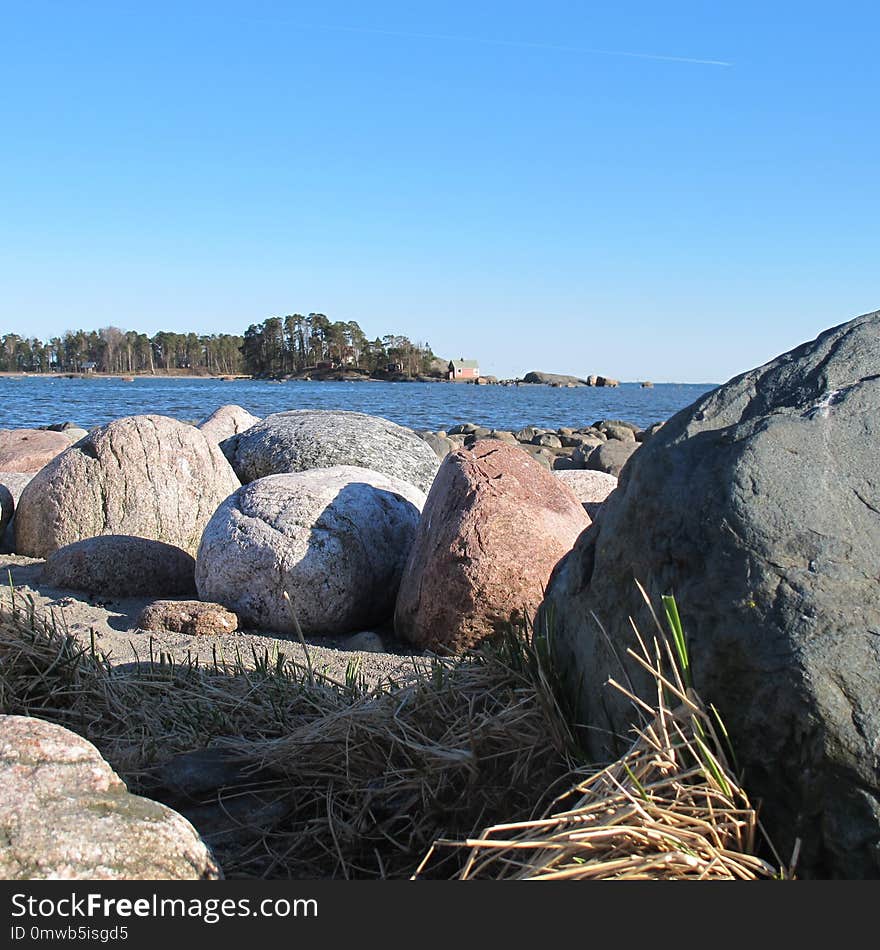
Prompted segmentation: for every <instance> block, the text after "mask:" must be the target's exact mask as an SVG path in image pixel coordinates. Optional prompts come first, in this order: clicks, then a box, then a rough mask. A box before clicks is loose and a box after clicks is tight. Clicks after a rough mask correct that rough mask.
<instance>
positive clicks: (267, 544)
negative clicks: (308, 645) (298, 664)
mask: <svg viewBox="0 0 880 950" xmlns="http://www.w3.org/2000/svg"><path fill="white" fill-rule="evenodd" d="M424 502H425V495H424V493H423V492H421V491H420V490H419V489H417V488H415V487H414V486H412V485H410V484H408V483H407V482H404V481H402V480H400V479H396V478H391V477H389V476H387V475H383V474H381V473H379V472H373V471H369V470H367V469H363V468H358V467H355V466H347V465H340V466H335V467H332V468H326V469H310V470H308V471H305V472H296V473H287V474H281V475H270V476H267V477H265V478H260V479H257V480H256V481H253V482H250V483H249V484H247V485H245V486H243V487H242V488H240V489H239V490H238V491H237V492H235V494H234V495H232V496H231V497H230V498H228V499H227V500H226V501H225V502H224V503H223V504H222V505H221V506H220V508H219V509H218V510H217V512H216V514H215V515H214V517H213V518H212V519H211V520H210V522H209V523H208V526H207V527H206V528H205V533H204V536H203V538H202V543H201V546H200V548H199V552H198V555H197V557H196V585H197V587H198V591H199V596H200V597H201V598H202V599H203V600H211V601H215V602H217V603H220V604H223V605H224V606H226V607H228V608H229V609H230V610H233V611H235V613H237V614H238V616H239V617H240V618H241V621H242V624H243V625H244V626H251V627H256V628H262V629H270V630H277V631H280V632H282V633H293V632H295V624H294V620H293V616H292V612H291V611H294V612H295V614H296V618H297V620H298V621H299V624H300V626H301V628H302V630H303V631H304V632H306V633H312V634H339V633H351V632H353V631H357V630H363V629H365V628H368V627H371V626H374V625H376V624H378V623H381V622H382V621H384V620H387V619H388V618H390V616H391V614H392V612H393V610H394V600H395V597H396V595H397V588H398V586H399V585H400V578H401V575H402V573H403V568H404V564H405V563H406V559H407V556H408V555H409V551H410V548H411V547H412V544H413V541H414V539H415V534H416V527H417V525H418V521H419V514H420V512H421V509H422V506H423V505H424ZM285 592H286V593H287V595H288V596H289V598H290V601H289V602H288V601H287V600H286V599H285V596H284V595H285Z"/></svg>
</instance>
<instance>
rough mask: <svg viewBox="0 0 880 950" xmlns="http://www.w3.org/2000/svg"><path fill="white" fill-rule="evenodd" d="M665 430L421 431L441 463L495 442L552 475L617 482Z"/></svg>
mask: <svg viewBox="0 0 880 950" xmlns="http://www.w3.org/2000/svg"><path fill="white" fill-rule="evenodd" d="M662 425H663V423H662V422H659V423H656V424H655V425H652V426H650V427H649V428H647V429H640V428H639V427H638V426H637V425H634V424H633V423H632V422H624V421H623V420H621V419H600V420H599V421H598V422H594V423H593V424H592V425H590V426H583V427H581V428H579V429H572V428H568V427H565V426H563V427H562V428H559V429H544V428H542V427H541V426H525V427H524V428H522V429H519V430H518V431H517V432H509V431H506V430H503V429H490V428H487V427H486V426H481V425H475V424H474V423H471V422H465V423H461V424H459V425H455V426H452V427H451V428H450V429H447V430H441V431H439V432H434V431H422V432H419V435H420V436H421V437H422V439H424V440H425V442H427V443H428V445H430V446H431V448H432V449H433V450H434V451H435V452H436V453H437V455H438V456H439V457H440V458H445V457H446V455H447V454H448V453H449V452H453V451H455V449H458V448H461V447H462V446H463V447H465V448H473V446H474V445H475V444H476V443H477V442H479V441H480V440H482V439H496V440H498V441H500V442H506V443H507V444H508V445H515V446H518V447H519V448H521V449H522V450H523V451H524V452H527V453H528V454H529V455H531V457H532V458H533V459H534V460H535V461H536V462H538V463H539V464H541V465H543V466H544V468H547V469H551V470H553V471H571V470H575V471H577V470H589V471H595V472H604V473H605V474H607V475H613V476H614V477H615V478H616V477H617V476H618V475H619V474H620V470H621V469H622V468H623V466H624V465H625V464H626V463H627V461H628V460H629V458H630V456H632V455H633V454H634V453H635V452H636V450H637V449H638V448H639V446H641V445H642V443H643V442H646V441H647V440H648V439H649V438H650V437H651V436H652V435H653V434H654V433H655V432H656V431H657V430H658V429H659V428H660V427H661V426H662Z"/></svg>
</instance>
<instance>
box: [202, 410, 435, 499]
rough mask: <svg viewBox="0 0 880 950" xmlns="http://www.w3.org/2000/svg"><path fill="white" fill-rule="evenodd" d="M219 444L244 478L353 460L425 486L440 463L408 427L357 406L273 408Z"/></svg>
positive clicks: (299, 470)
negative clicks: (338, 408) (350, 409)
mask: <svg viewBox="0 0 880 950" xmlns="http://www.w3.org/2000/svg"><path fill="white" fill-rule="evenodd" d="M220 447H221V448H222V449H223V451H224V452H225V453H226V457H227V458H228V459H229V461H230V462H231V463H232V467H233V468H234V469H235V471H236V474H237V475H238V477H239V478H240V479H241V480H242V482H245V483H247V482H252V481H254V479H257V478H263V477H264V476H266V475H277V474H280V473H282V472H302V471H306V470H308V469H313V468H329V467H331V466H334V465H355V466H358V467H360V468H367V469H370V470H371V471H374V472H382V473H383V474H385V475H390V476H391V477H392V478H400V479H403V480H404V481H406V482H409V483H410V484H411V485H415V486H416V487H417V488H420V489H421V490H422V491H424V492H427V491H428V489H429V488H430V487H431V483H432V482H433V481H434V476H435V475H436V474H437V468H438V467H439V465H440V460H439V459H438V458H437V455H436V454H435V452H434V450H433V449H432V448H431V447H430V446H429V445H428V444H427V443H426V442H424V441H423V440H422V439H420V438H419V436H417V435H416V433H415V432H413V430H412V429H406V428H404V427H403V426H399V425H397V424H396V423H394V422H389V421H388V420H387V419H380V418H379V417H378V416H368V415H366V414H364V413H362V412H342V411H327V410H319V409H298V410H291V411H290V412H276V413H274V414H273V415H271V416H266V418H265V419H263V421H262V422H258V423H257V424H256V425H254V426H252V427H251V428H250V429H248V430H247V431H246V432H242V433H240V434H239V435H234V436H232V437H231V438H229V439H226V441H224V442H223V443H222V444H221V446H220Z"/></svg>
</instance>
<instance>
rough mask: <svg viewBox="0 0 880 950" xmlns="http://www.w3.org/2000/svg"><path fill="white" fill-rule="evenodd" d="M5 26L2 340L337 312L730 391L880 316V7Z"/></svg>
mask: <svg viewBox="0 0 880 950" xmlns="http://www.w3.org/2000/svg"><path fill="white" fill-rule="evenodd" d="M0 26H2V28H0V134H2V148H0V333H3V332H8V331H12V332H18V333H22V334H26V335H38V336H41V337H47V336H50V335H54V334H58V333H61V332H63V331H64V330H66V329H75V328H78V327H84V328H87V329H88V328H92V327H100V326H106V325H108V324H115V325H117V326H122V327H125V328H127V329H137V330H142V331H145V332H148V333H152V332H155V331H156V330H159V329H175V330H177V329H180V330H190V329H193V330H196V331H198V332H241V331H243V330H244V328H245V327H246V326H247V325H248V324H249V323H255V322H259V321H261V320H262V319H264V318H265V317H267V316H271V315H283V314H285V313H291V312H296V311H299V312H309V311H322V312H324V313H326V314H328V315H329V316H330V317H331V318H333V319H339V320H351V319H354V320H357V321H358V322H359V323H360V324H361V326H362V327H363V329H364V330H365V332H366V333H367V334H368V335H370V336H373V335H378V334H383V333H386V332H389V331H391V330H395V331H397V332H402V333H406V334H408V335H409V336H411V337H412V338H413V339H419V340H427V341H428V342H430V344H431V345H432V347H433V348H434V350H435V351H436V352H437V353H439V354H441V355H444V356H454V357H460V356H464V357H467V358H478V359H479V360H480V363H481V366H482V368H483V371H484V372H488V373H495V374H497V375H500V376H513V375H519V374H522V373H524V372H527V371H528V370H530V369H543V370H548V371H555V372H566V373H574V374H577V375H583V374H587V373H603V374H608V375H612V376H616V377H618V378H620V379H625V380H632V379H652V380H655V381H663V380H676V381H687V382H721V381H723V380H725V379H727V378H729V377H730V376H732V375H734V374H736V373H738V372H741V371H744V370H746V369H749V368H751V367H752V366H755V365H757V364H759V363H761V362H764V361H765V360H767V359H770V358H771V357H773V356H775V355H776V354H778V353H780V352H782V351H784V350H786V349H789V348H790V347H792V346H794V345H796V344H798V343H800V342H803V341H804V340H807V339H810V338H812V337H814V336H815V335H816V334H817V333H818V332H820V331H821V330H822V329H824V328H826V327H828V326H832V325H835V324H837V323H841V322H843V321H844V320H847V319H849V318H851V317H853V316H856V315H858V314H860V313H863V312H865V311H868V310H874V309H877V308H880V175H878V159H880V121H878V120H880V116H878V111H880V110H878V102H880V60H878V58H877V55H876V39H877V36H878V34H880V12H878V10H877V7H876V5H872V4H869V3H863V4H862V3H837V4H827V3H825V4H815V5H814V4H810V3H788V2H779V3H776V2H774V3H769V4H768V3H766V2H763V3H752V2H738V3H735V4H734V3H724V4H719V3H676V2H669V3H664V4H659V3H656V2H653V3H627V2H617V3H614V4H611V3H602V4H593V3H589V2H584V0H582V2H557V0H543V2H541V3H536V2H530V3H521V2H516V0H513V2H511V0H507V2H503V3H501V2H499V3H496V2H491V3H474V2H469V3H459V2H449V3H443V4H438V3H435V4H413V3H411V2H410V3H403V2H400V3H397V2H386V0H374V2H372V3H370V4H363V3H353V2H332V0H325V2H321V3H311V2H303V3H294V2H288V3H281V2H269V0H249V2H247V3H245V2H225V0H213V2H210V3H207V2H177V3H165V2H158V0H153V2H151V3H149V4H146V3H142V2H137V3H135V2H128V0H116V2H113V3H105V2H77V0H64V2H46V0H28V2H26V3H25V2H21V3H8V2H3V0H0ZM630 54H639V55H630ZM692 60H708V61H712V62H694V61H692ZM720 63H723V64H729V65H719V64H720Z"/></svg>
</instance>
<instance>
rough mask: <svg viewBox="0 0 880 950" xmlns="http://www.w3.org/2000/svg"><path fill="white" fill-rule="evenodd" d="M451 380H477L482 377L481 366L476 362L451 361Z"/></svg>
mask: <svg viewBox="0 0 880 950" xmlns="http://www.w3.org/2000/svg"><path fill="white" fill-rule="evenodd" d="M447 370H448V375H449V379H451V380H452V381H453V382H458V381H459V380H465V379H470V380H476V379H479V377H480V364H479V363H478V362H477V361H476V360H466V359H464V358H462V359H460V360H450V361H449V366H448V367H447Z"/></svg>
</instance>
